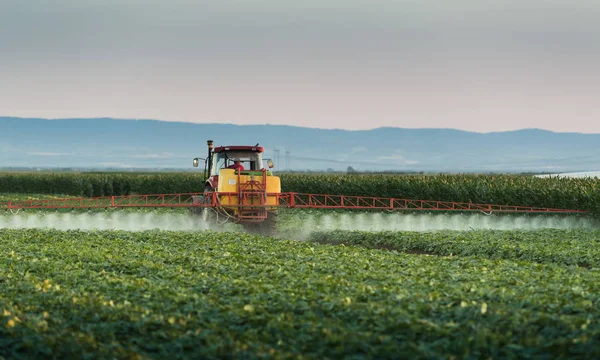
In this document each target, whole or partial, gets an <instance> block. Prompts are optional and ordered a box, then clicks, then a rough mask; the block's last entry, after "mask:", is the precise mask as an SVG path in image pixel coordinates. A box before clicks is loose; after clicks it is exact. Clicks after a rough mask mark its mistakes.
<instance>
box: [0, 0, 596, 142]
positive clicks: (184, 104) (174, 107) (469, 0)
mask: <svg viewBox="0 0 600 360" xmlns="http://www.w3.org/2000/svg"><path fill="white" fill-rule="evenodd" d="M123 4H126V5H123ZM599 19H600V1H598V0H571V1H569V0H563V1H543V0H454V1H443V0H435V1H434V0H415V1H401V0H398V1H383V0H365V1H353V0H335V1H327V0H302V1H297V0H295V1H283V0H263V1H232V0H218V1H210V2H208V1H198V0H195V1H192V0H189V1H184V0H168V1H157V0H126V1H116V0H87V1H81V0H29V1H23V0H0V84H1V86H0V116H2V115H4V116H21V117H44V118H62V117H105V116H106V117H122V118H151V119H160V120H173V121H191V122H231V123H239V124H264V123H270V124H290V125H303V126H310V127H322V128H347V129H366V128H374V127H381V126H394V127H409V128H415V127H444V128H458V129H468V130H473V131H483V132H485V131H497V130H508V129H517V128H531V127H537V128H544V129H550V130H555V131H576V132H596V133H600V41H599V39H600V20H599Z"/></svg>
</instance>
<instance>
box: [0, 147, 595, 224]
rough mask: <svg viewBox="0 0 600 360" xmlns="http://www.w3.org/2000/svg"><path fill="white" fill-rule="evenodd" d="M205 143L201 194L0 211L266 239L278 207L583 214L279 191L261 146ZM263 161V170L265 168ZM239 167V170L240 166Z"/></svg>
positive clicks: (46, 203)
mask: <svg viewBox="0 0 600 360" xmlns="http://www.w3.org/2000/svg"><path fill="white" fill-rule="evenodd" d="M207 145H208V156H207V157H206V158H195V159H193V166H194V167H198V166H199V164H200V161H201V160H203V161H204V175H205V176H204V179H205V181H204V182H203V187H204V188H203V191H202V192H197V193H187V194H156V195H123V196H105V197H95V198H67V199H50V200H26V201H12V202H4V203H0V209H3V208H4V209H7V210H11V211H14V210H18V209H77V208H79V209H100V208H189V210H190V213H191V214H193V215H194V216H198V217H201V218H202V219H203V220H204V221H206V222H209V223H216V224H223V223H226V222H233V223H238V224H240V225H242V226H243V227H244V228H245V229H246V230H247V231H249V232H255V233H262V234H267V235H272V234H274V233H275V232H276V229H277V212H278V209H281V208H294V209H354V210H374V211H431V212H483V213H486V214H491V213H492V212H496V213H543V214H584V213H587V211H585V210H575V209H555V208H543V207H531V206H513V205H493V204H474V203H461V202H452V201H436V200H413V199H400V198H382V197H371V196H346V195H330V194H305V193H296V192H282V191H281V182H280V178H279V177H278V176H275V175H274V174H273V173H272V171H271V169H272V168H273V167H274V164H273V162H272V161H271V160H270V159H263V153H264V151H265V149H264V147H262V146H259V144H256V145H255V146H219V147H213V141H212V140H208V141H207ZM265 161H266V165H267V167H265V166H264V165H265V164H264V162H265ZM240 164H241V165H242V167H243V169H242V168H241V167H239V165H240Z"/></svg>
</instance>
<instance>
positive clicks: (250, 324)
mask: <svg viewBox="0 0 600 360" xmlns="http://www.w3.org/2000/svg"><path fill="white" fill-rule="evenodd" d="M19 176H20V177H23V178H19ZM169 176H171V175H169V174H143V175H140V174H0V202H4V201H10V200H26V199H44V198H60V197H68V196H82V195H83V196H86V195H90V194H92V195H112V194H120V193H123V192H127V191H129V192H138V193H146V192H148V193H161V192H165V193H170V192H171V193H172V192H194V191H198V189H197V184H196V182H199V184H202V179H201V178H199V177H198V176H197V175H193V174H192V175H190V174H187V176H188V177H184V178H179V180H177V181H178V182H174V183H170V182H169V181H170V180H169ZM173 176H179V175H177V174H176V175H173ZM328 176H330V177H329V178H328V180H326V181H327V182H330V184H323V181H324V178H323V177H322V175H310V176H304V177H302V176H300V175H286V178H285V179H283V176H282V183H283V184H286V185H285V187H287V188H286V189H283V190H284V191H297V192H313V193H318V192H323V193H336V194H342V193H346V194H353V195H374V196H382V197H385V196H391V197H404V198H424V199H439V200H456V201H473V202H485V203H503V204H504V203H506V204H510V203H513V204H518V205H531V206H549V207H563V208H581V209H587V210H591V211H592V214H591V216H587V215H586V216H583V215H571V216H558V215H554V216H550V215H533V214H530V215H517V214H513V215H493V216H488V215H484V214H471V215H464V214H444V215H438V214H431V213H403V214H398V213H372V212H360V211H358V212H357V211H355V212H347V211H337V210H335V211H334V210H332V211H328V210H312V211H305V210H286V209H282V210H281V211H280V214H279V215H280V216H279V223H278V230H279V231H278V235H277V236H276V237H263V236H255V235H250V234H246V233H244V232H243V231H242V228H241V227H240V226H239V225H233V224H228V225H226V226H223V227H218V228H214V227H208V226H206V224H203V223H202V222H201V221H199V220H198V219H197V218H193V217H190V216H189V214H188V211H187V210H186V209H159V210H150V209H146V210H137V209H126V210H117V209H109V210H106V211H105V210H97V211H88V210H87V209H80V210H76V211H68V210H59V211H35V210H27V211H20V212H15V213H11V212H6V214H0V249H1V250H0V360H4V359H31V358H56V359H62V358H84V357H93V358H117V359H163V358H240V359H253V358H273V359H334V358H378V359H379V358H381V359H384V358H411V359H464V358H468V359H475V358H477V359H479V358H485V359H505V358H509V359H510V358H519V359H523V358H531V359H555V358H581V359H593V358H598V357H599V356H600V350H599V349H600V345H599V344H600V322H599V321H598V319H600V296H599V294H600V260H599V259H600V256H599V255H600V250H599V248H600V223H599V219H598V217H597V211H596V210H597V209H598V204H600V198H599V197H600V193H599V191H600V190H599V189H598V185H599V184H600V183H599V182H598V180H597V179H595V180H592V179H562V178H561V179H556V178H535V177H526V176H509V175H502V176H487V175H455V176H450V175H432V176H421V175H411V176H388V175H370V176H367V175H352V176H343V175H328ZM28 177H29V178H28ZM23 179H25V180H24V181H23V182H20V180H23ZM15 182H20V188H18V189H15V188H13V187H11V186H13V185H14V184H15ZM11 184H13V185H11ZM319 184H321V185H319ZM169 186H170V187H169ZM319 186H320V187H319ZM90 187H91V190H90ZM153 190H155V191H153ZM578 201H579V202H578ZM577 205H580V206H577Z"/></svg>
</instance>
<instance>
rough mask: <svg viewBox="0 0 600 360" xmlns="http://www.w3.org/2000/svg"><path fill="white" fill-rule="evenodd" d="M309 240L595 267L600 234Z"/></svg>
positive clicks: (332, 235)
mask: <svg viewBox="0 0 600 360" xmlns="http://www.w3.org/2000/svg"><path fill="white" fill-rule="evenodd" d="M308 240H310V241H313V242H318V243H324V244H345V245H357V246H363V247H367V248H384V249H390V250H398V251H405V252H416V253H427V254H433V255H443V256H451V255H458V256H477V257H485V258H488V259H508V260H527V261H535V262H540V263H557V264H563V265H576V266H582V267H593V268H600V230H586V229H577V230H562V229H540V230H518V231H516V230H514V231H508V230H475V231H435V232H408V231H381V232H366V231H344V230H335V231H318V232H313V233H311V234H310V235H309V236H308Z"/></svg>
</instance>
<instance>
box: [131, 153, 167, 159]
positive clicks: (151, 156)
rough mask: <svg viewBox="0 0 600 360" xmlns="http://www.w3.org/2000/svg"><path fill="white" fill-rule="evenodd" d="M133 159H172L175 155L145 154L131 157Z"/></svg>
mask: <svg viewBox="0 0 600 360" xmlns="http://www.w3.org/2000/svg"><path fill="white" fill-rule="evenodd" d="M130 157H131V158H136V159H171V158H174V157H175V155H174V154H171V153H160V154H143V155H131V156H130Z"/></svg>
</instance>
